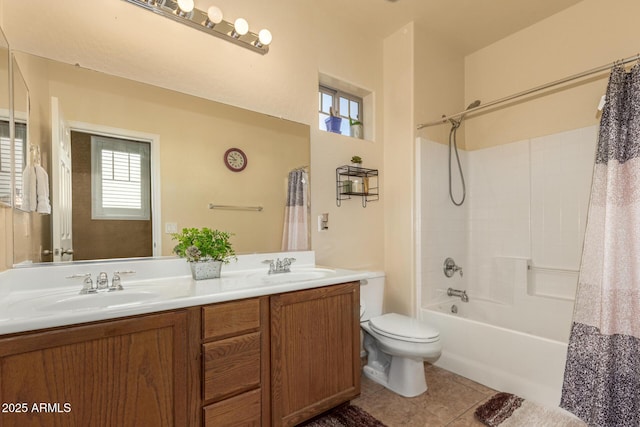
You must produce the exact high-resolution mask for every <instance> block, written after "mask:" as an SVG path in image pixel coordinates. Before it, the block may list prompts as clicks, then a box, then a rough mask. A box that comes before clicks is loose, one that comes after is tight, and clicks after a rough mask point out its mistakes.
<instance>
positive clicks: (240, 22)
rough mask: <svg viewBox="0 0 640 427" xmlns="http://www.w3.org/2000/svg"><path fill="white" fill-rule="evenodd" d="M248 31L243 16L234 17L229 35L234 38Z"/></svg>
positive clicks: (247, 25)
mask: <svg viewBox="0 0 640 427" xmlns="http://www.w3.org/2000/svg"><path fill="white" fill-rule="evenodd" d="M248 32H249V23H248V22H247V20H246V19H244V18H238V19H236V22H234V23H233V31H231V37H233V38H234V39H238V38H240V36H244V35H245V34H247V33H248Z"/></svg>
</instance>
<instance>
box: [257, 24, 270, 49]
mask: <svg viewBox="0 0 640 427" xmlns="http://www.w3.org/2000/svg"><path fill="white" fill-rule="evenodd" d="M272 39H273V37H272V36H271V31H269V30H267V29H266V28H263V29H262V30H260V32H259V33H258V40H256V41H255V42H254V43H253V44H254V46H255V47H262V46H269V45H270V44H271V40H272Z"/></svg>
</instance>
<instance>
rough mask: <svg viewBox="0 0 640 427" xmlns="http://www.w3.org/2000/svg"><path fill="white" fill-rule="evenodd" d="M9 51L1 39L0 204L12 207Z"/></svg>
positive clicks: (4, 41)
mask: <svg viewBox="0 0 640 427" xmlns="http://www.w3.org/2000/svg"><path fill="white" fill-rule="evenodd" d="M9 115H10V113H9V49H8V46H7V43H6V40H5V39H4V35H2V37H0V203H1V204H2V205H3V206H10V205H11V203H12V200H11V171H12V168H11V166H12V165H11V163H12V161H11V136H10V131H9V121H10V117H9Z"/></svg>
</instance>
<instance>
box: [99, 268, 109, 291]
mask: <svg viewBox="0 0 640 427" xmlns="http://www.w3.org/2000/svg"><path fill="white" fill-rule="evenodd" d="M96 288H97V289H98V291H103V290H105V289H108V288H109V276H107V273H105V272H104V271H103V272H101V273H100V274H98V277H96Z"/></svg>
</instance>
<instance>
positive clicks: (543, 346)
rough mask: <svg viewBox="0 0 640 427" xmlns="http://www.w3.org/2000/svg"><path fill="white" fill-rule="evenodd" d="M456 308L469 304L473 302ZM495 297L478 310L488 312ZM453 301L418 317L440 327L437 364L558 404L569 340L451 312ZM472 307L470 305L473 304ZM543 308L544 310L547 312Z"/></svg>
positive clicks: (511, 391)
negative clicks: (533, 333)
mask: <svg viewBox="0 0 640 427" xmlns="http://www.w3.org/2000/svg"><path fill="white" fill-rule="evenodd" d="M452 304H456V305H457V306H458V307H459V308H462V309H468V308H469V306H472V305H474V304H481V303H480V302H477V301H475V302H474V301H473V300H472V301H471V302H470V303H469V306H463V305H462V304H460V303H459V302H452ZM492 305H493V303H485V305H484V306H482V305H481V306H480V307H479V309H478V311H485V312H488V311H490V310H491V306H492ZM450 307H451V304H445V303H440V304H438V305H437V306H434V307H427V308H424V309H422V310H421V312H420V316H421V319H423V320H425V321H426V322H428V323H430V324H432V325H433V326H434V327H435V328H437V329H438V330H439V331H440V337H441V341H442V355H441V356H440V358H439V359H438V361H437V362H436V363H435V365H436V366H439V367H441V368H444V369H447V370H449V371H452V372H455V373H456V374H459V375H462V376H464V377H467V378H469V379H472V380H474V381H477V382H479V383H481V384H484V385H486V386H488V387H491V388H493V389H495V390H502V391H505V392H509V393H513V394H517V395H518V396H521V397H524V398H525V399H529V400H532V401H535V402H539V403H541V404H543V405H546V406H558V403H559V402H560V390H561V387H562V376H563V372H564V364H565V358H566V354H567V344H566V343H564V342H560V341H555V340H550V339H547V338H542V337H540V336H536V335H531V334H526V333H522V332H518V331H515V330H513V329H507V328H503V327H499V326H493V325H491V324H489V323H484V322H479V321H476V320H472V316H473V313H466V315H467V316H469V317H462V316H455V315H452V314H451V313H450V312H449V310H450ZM470 311H473V307H471V309H470ZM545 313H547V312H545Z"/></svg>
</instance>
